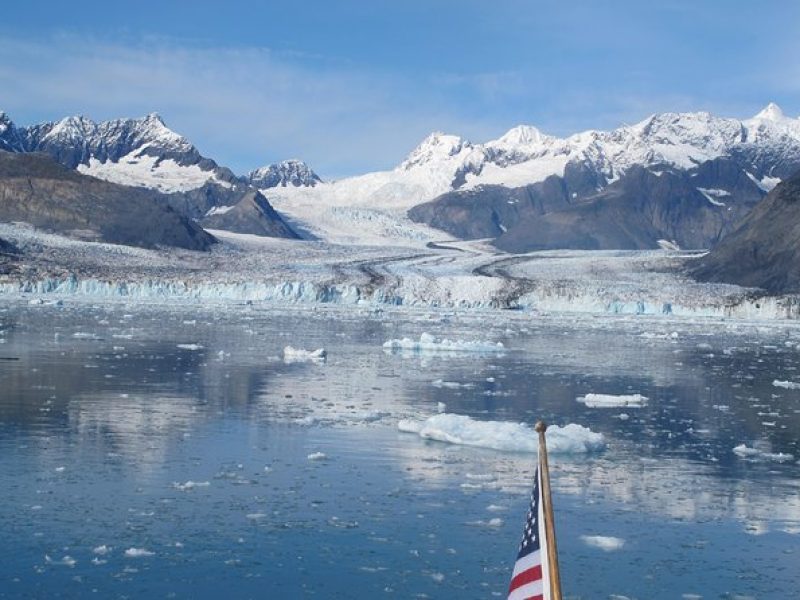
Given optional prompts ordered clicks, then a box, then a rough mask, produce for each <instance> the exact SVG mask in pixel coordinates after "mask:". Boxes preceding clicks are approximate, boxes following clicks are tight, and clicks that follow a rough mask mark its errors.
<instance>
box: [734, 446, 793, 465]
mask: <svg viewBox="0 0 800 600" xmlns="http://www.w3.org/2000/svg"><path fill="white" fill-rule="evenodd" d="M733 453H734V454H736V455H737V456H741V457H742V458H750V459H754V460H771V461H774V462H789V461H792V460H794V455H792V454H787V453H784V452H767V451H764V450H759V449H758V448H750V447H748V446H747V445H746V444H739V445H738V446H736V447H735V448H734V449H733Z"/></svg>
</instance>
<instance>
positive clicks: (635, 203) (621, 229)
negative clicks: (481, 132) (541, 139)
mask: <svg viewBox="0 0 800 600" xmlns="http://www.w3.org/2000/svg"><path fill="white" fill-rule="evenodd" d="M596 184H597V180H596V178H595V176H594V173H593V171H591V170H590V169H587V168H585V167H582V166H580V165H576V166H575V167H574V168H572V169H568V170H567V171H565V176H564V177H556V176H552V177H549V178H548V179H546V180H545V181H543V182H541V183H537V184H533V185H528V186H525V187H522V188H511V189H509V188H505V187H502V186H483V187H480V188H476V189H473V190H469V191H463V192H452V193H450V194H444V195H443V196H440V197H439V198H437V199H436V200H434V201H433V202H429V203H426V204H423V205H420V206H416V207H414V208H413V209H411V210H410V211H409V216H410V217H411V218H412V219H413V220H415V221H417V222H424V223H427V224H430V225H432V226H434V227H438V228H439V229H444V230H445V231H447V232H448V233H451V234H452V235H455V236H457V237H461V238H467V239H468V238H496V241H495V245H496V246H497V247H498V248H500V249H502V250H506V251H509V252H528V251H531V250H544V249H557V248H574V249H587V250H588V249H648V248H658V247H659V245H660V242H661V241H662V240H664V241H667V242H670V243H674V244H676V245H678V246H680V247H682V248H708V247H711V246H713V245H714V244H716V243H717V242H718V241H719V240H720V239H721V238H722V236H724V235H725V234H726V233H728V232H730V231H731V229H732V228H733V226H734V225H735V223H736V222H737V221H738V220H739V219H741V218H742V217H743V216H744V215H746V214H747V213H748V212H749V211H750V210H751V209H752V208H753V207H754V206H755V205H756V203H757V202H758V201H759V200H760V199H761V197H762V196H763V194H764V192H763V190H762V189H761V188H760V187H759V186H758V184H757V182H755V181H753V179H752V178H751V177H749V176H748V175H747V173H746V172H745V171H744V170H742V169H741V168H740V167H739V166H738V165H737V164H736V162H735V161H733V160H732V159H729V158H720V159H715V160H712V161H707V162H705V163H702V164H701V165H700V166H698V167H695V168H694V169H690V170H682V169H676V168H674V167H671V166H669V165H654V166H652V167H649V168H645V167H641V166H633V167H631V168H629V169H628V170H627V171H626V172H625V174H624V175H622V176H621V177H620V179H618V180H617V181H615V182H614V183H612V184H610V185H608V186H607V187H604V188H602V190H601V191H599V192H598V191H596V190H597V187H599V186H597V185H596ZM592 189H594V191H593V193H590V190H592Z"/></svg>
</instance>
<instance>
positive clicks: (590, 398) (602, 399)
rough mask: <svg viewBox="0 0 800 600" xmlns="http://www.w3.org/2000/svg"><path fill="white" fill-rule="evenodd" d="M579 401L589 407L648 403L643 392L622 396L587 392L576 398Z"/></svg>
mask: <svg viewBox="0 0 800 600" xmlns="http://www.w3.org/2000/svg"><path fill="white" fill-rule="evenodd" d="M576 400H577V401H578V402H582V403H583V404H585V405H586V406H588V407H589V408H619V407H622V406H624V407H627V408H641V407H642V406H644V405H645V404H647V396H642V395H641V394H623V395H621V396H613V395H611V394H586V395H585V396H579V397H578V398H576Z"/></svg>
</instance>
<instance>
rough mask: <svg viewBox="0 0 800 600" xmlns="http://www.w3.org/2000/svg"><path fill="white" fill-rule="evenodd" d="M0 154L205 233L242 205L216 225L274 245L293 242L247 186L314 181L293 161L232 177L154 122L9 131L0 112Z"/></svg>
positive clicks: (150, 118)
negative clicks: (54, 169) (49, 168)
mask: <svg viewBox="0 0 800 600" xmlns="http://www.w3.org/2000/svg"><path fill="white" fill-rule="evenodd" d="M0 150H5V151H6V152H11V153H16V154H19V153H35V152H40V153H44V154H47V155H49V156H50V157H51V158H52V159H54V160H55V161H57V162H58V163H60V164H61V165H63V166H64V167H66V168H68V169H73V170H75V171H77V172H78V173H81V174H83V175H90V176H92V177H95V178H98V179H102V180H105V181H108V182H111V183H115V184H118V185H119V186H128V187H136V188H146V189H149V190H153V191H156V192H159V193H160V194H161V195H162V196H160V197H161V198H162V202H164V203H165V204H166V205H168V206H170V207H172V208H173V209H174V210H175V211H177V212H178V213H179V214H181V215H183V216H184V217H187V218H189V219H192V220H194V221H198V222H200V223H201V224H203V225H207V223H206V220H208V223H210V225H208V226H213V225H219V224H220V222H221V219H220V217H219V215H220V214H221V213H222V212H224V210H225V209H229V208H233V207H235V206H239V205H240V204H241V206H245V205H246V206H249V207H250V209H251V210H246V211H239V213H241V214H239V213H236V214H239V218H238V219H236V220H232V219H231V218H228V219H226V220H223V221H222V222H225V223H227V224H228V228H230V229H231V230H232V231H236V232H240V233H254V232H257V233H258V234H259V235H270V236H278V237H297V235H296V234H295V233H294V231H293V230H292V229H291V228H290V227H289V226H288V225H287V224H286V223H285V222H284V221H283V219H281V217H280V216H279V215H278V214H277V213H275V211H274V210H273V209H272V207H271V206H270V205H269V202H268V201H267V200H266V198H264V197H263V195H262V196H260V197H259V198H257V199H256V200H257V201H256V202H255V204H253V202H252V201H253V198H254V196H253V194H254V192H255V186H256V185H257V186H258V187H259V188H261V189H267V188H270V187H276V186H286V185H314V184H316V183H318V182H319V181H320V179H319V177H318V176H317V175H316V174H315V173H314V172H313V171H312V170H311V168H310V167H308V165H306V164H305V163H303V162H301V161H297V160H292V161H284V162H281V163H277V164H274V165H267V166H265V167H262V168H261V169H258V170H256V171H253V172H252V173H251V174H249V175H247V176H241V177H237V176H236V175H234V174H233V172H232V171H231V170H230V169H228V168H225V167H221V166H219V165H218V164H217V163H216V162H215V161H213V160H211V159H210V158H206V157H204V156H203V155H201V154H200V152H199V151H198V150H197V148H196V147H195V146H194V145H193V144H192V143H191V142H189V141H188V140H187V139H186V138H185V137H183V136H181V135H179V134H177V133H175V132H174V131H172V130H171V129H169V128H168V127H167V126H166V125H165V124H164V121H163V120H162V119H161V117H160V116H158V115H157V114H150V115H147V116H146V117H143V118H141V119H116V120H112V121H104V122H100V123H96V122H94V121H92V120H90V119H87V118H85V117H67V118H65V119H62V120H60V121H58V122H53V123H43V124H39V125H33V126H30V127H17V126H16V125H15V124H14V123H13V122H12V121H11V120H10V118H9V117H8V116H7V115H6V114H5V113H2V112H0ZM85 181H86V180H85ZM117 192H119V190H117ZM243 201H244V204H242V203H243ZM240 208H241V207H240Z"/></svg>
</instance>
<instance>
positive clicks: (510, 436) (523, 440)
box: [397, 413, 606, 454]
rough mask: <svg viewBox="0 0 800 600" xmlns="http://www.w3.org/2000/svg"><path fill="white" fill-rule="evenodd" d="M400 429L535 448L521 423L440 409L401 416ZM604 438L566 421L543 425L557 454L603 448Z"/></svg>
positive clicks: (494, 446) (481, 444) (460, 441)
mask: <svg viewBox="0 0 800 600" xmlns="http://www.w3.org/2000/svg"><path fill="white" fill-rule="evenodd" d="M397 428H398V429H399V430H400V431H403V432H406V433H416V434H417V435H419V436H420V437H421V438H423V439H426V440H435V441H438V442H445V443H448V444H456V445H460V446H473V447H476V448H488V449H490V450H500V451H503V452H531V453H535V452H538V451H539V435H538V434H537V433H536V432H535V431H534V430H533V428H532V427H530V426H528V425H526V424H525V423H513V422H508V421H477V420H475V419H473V418H471V417H468V416H465V415H456V414H452V413H441V414H438V415H434V416H432V417H428V418H427V419H424V420H422V421H416V420H413V419H403V420H401V421H400V422H399V423H398V424H397ZM605 446H606V443H605V438H604V437H603V434H601V433H595V432H593V431H592V430H591V429H589V428H587V427H583V426H582V425H578V424H575V423H570V424H568V425H564V426H563V427H559V426H558V425H552V426H550V427H548V428H547V450H548V452H550V453H558V454H587V453H589V452H597V451H601V450H603V449H604V448H605Z"/></svg>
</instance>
